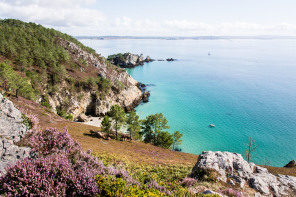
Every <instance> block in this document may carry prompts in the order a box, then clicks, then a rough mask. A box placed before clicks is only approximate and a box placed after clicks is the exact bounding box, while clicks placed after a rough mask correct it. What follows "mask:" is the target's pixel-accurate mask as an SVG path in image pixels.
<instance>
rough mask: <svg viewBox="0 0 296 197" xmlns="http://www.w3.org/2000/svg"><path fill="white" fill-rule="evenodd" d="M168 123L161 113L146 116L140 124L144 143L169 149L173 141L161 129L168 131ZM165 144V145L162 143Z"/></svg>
mask: <svg viewBox="0 0 296 197" xmlns="http://www.w3.org/2000/svg"><path fill="white" fill-rule="evenodd" d="M167 123H168V121H167V119H166V118H165V117H164V116H163V114H162V113H157V114H154V115H150V116H147V117H146V119H145V120H143V122H142V126H143V131H142V135H143V136H144V142H146V143H151V144H153V145H155V146H160V145H161V146H165V147H169V146H171V145H172V143H173V139H172V137H171V136H169V135H168V133H166V132H165V131H163V129H169V128H170V126H168V125H167ZM164 142H165V143H166V144H165V145H164V144H162V143H164Z"/></svg>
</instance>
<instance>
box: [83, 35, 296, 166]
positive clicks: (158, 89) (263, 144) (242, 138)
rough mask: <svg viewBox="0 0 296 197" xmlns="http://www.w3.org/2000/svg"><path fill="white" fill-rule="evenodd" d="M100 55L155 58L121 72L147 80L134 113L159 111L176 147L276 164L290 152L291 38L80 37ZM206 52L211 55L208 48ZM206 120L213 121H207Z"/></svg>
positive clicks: (294, 64) (294, 71) (293, 127)
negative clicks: (249, 152) (248, 148)
mask: <svg viewBox="0 0 296 197" xmlns="http://www.w3.org/2000/svg"><path fill="white" fill-rule="evenodd" d="M81 42H82V43H84V44H86V45H88V46H90V47H92V48H94V49H95V50H96V51H97V52H98V53H101V54H102V55H104V56H105V57H106V56H108V55H110V54H114V53H119V52H121V53H124V52H131V53H136V54H140V53H143V54H144V55H149V56H150V57H151V58H153V59H166V58H170V57H172V58H176V59H178V61H174V62H167V61H155V62H152V63H147V64H144V65H143V66H139V67H136V68H133V69H127V71H128V73H129V74H130V75H131V76H132V77H133V78H135V79H136V80H138V81H140V82H142V83H145V84H150V86H148V87H147V89H148V90H149V91H150V92H151V96H150V101H149V102H148V103H145V104H141V105H140V106H138V107H137V108H136V110H137V114H138V115H140V117H141V118H145V117H146V116H147V115H150V114H154V113H160V112H162V113H163V114H164V116H165V117H166V118H167V119H168V122H169V125H170V129H169V131H170V132H174V131H176V130H178V131H180V132H181V133H183V143H182V145H181V149H182V151H183V152H188V153H194V154H200V153H201V152H202V151H204V150H212V151H217V150H220V151H231V152H237V153H241V154H243V153H244V150H245V147H244V144H245V143H247V141H248V137H249V136H252V137H253V139H254V140H255V141H256V144H257V145H258V148H257V150H256V151H255V152H254V154H253V155H254V158H253V161H254V162H255V163H257V164H264V160H268V161H269V165H272V166H283V165H285V164H286V163H288V162H289V161H291V160H292V159H296V53H295V52H296V40H81ZM209 53H210V55H209ZM209 124H215V125H216V127H215V128H210V127H209Z"/></svg>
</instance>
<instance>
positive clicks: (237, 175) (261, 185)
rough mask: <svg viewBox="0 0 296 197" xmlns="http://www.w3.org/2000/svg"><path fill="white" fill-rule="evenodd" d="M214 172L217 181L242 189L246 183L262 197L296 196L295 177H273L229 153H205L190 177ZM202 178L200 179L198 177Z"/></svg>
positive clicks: (264, 169) (261, 168) (265, 170)
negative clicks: (272, 196)
mask: <svg viewBox="0 0 296 197" xmlns="http://www.w3.org/2000/svg"><path fill="white" fill-rule="evenodd" d="M209 171H210V172H215V176H216V178H217V180H219V181H222V182H228V183H232V184H238V185H239V186H240V187H244V186H245V184H246V183H248V184H249V186H250V187H251V188H254V189H255V190H256V191H258V192H260V193H261V194H262V195H268V196H269V195H274V196H293V195H295V194H296V177H293V176H283V175H277V176H275V175H273V174H271V173H269V172H268V170H267V169H266V168H263V167H260V166H257V165H255V164H254V163H249V162H247V161H246V160H244V159H243V157H242V155H240V154H238V153H230V152H220V151H217V152H212V151H205V152H203V153H202V154H201V155H200V156H199V158H198V161H197V163H196V164H195V166H194V167H193V169H192V172H191V176H192V177H195V176H201V175H205V174H206V175H207V176H210V175H209V174H207V173H205V172H209ZM198 178H202V177H198Z"/></svg>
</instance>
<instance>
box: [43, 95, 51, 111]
mask: <svg viewBox="0 0 296 197" xmlns="http://www.w3.org/2000/svg"><path fill="white" fill-rule="evenodd" d="M41 105H42V106H44V107H46V108H48V109H50V108H51V105H50V104H49V100H48V95H45V96H44V97H43V100H42V102H41Z"/></svg>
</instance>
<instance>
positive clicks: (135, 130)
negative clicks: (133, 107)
mask: <svg viewBox="0 0 296 197" xmlns="http://www.w3.org/2000/svg"><path fill="white" fill-rule="evenodd" d="M126 123H127V125H128V128H127V130H128V131H129V134H130V138H131V139H132V138H134V139H136V140H139V139H141V135H140V131H141V124H140V120H139V116H138V115H137V114H136V112H134V111H132V112H130V113H129V114H128V115H127V122H126Z"/></svg>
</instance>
